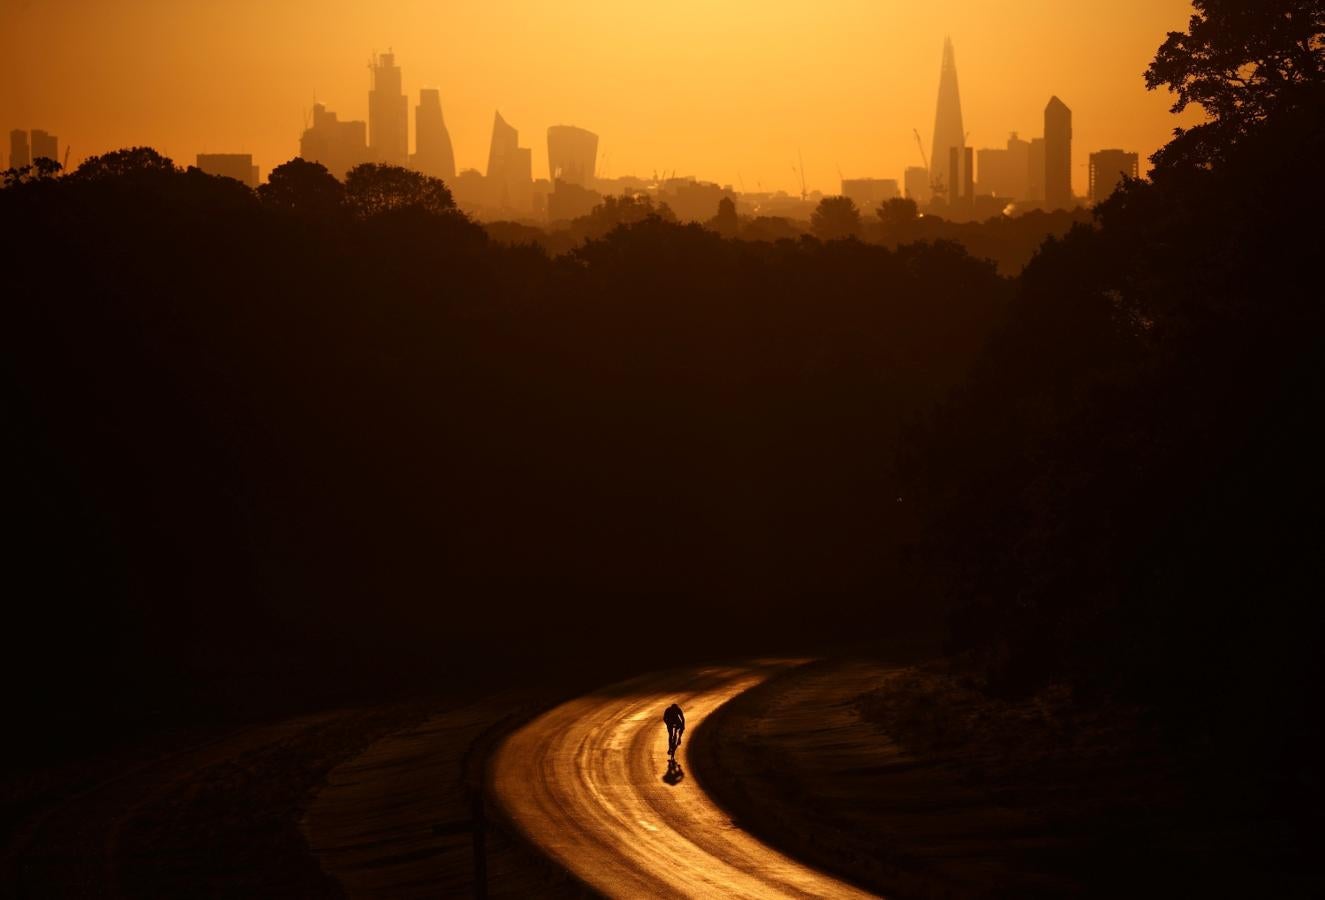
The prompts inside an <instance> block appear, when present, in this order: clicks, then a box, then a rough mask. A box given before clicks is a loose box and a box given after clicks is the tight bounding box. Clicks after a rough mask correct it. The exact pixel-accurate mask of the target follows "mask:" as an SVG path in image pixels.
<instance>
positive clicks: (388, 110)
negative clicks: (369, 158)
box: [368, 53, 409, 166]
mask: <svg viewBox="0 0 1325 900" xmlns="http://www.w3.org/2000/svg"><path fill="white" fill-rule="evenodd" d="M369 68H371V69H372V70H373V88H372V90H370V91H369V92H368V146H369V148H370V149H371V150H372V151H373V157H374V158H375V159H376V161H377V162H380V163H387V164H388V165H392V166H405V165H408V164H409V98H408V97H406V96H405V92H404V91H402V90H401V88H400V83H401V82H400V66H398V65H396V57H395V54H393V53H383V54H382V55H381V56H377V57H374V59H373V62H372V65H371V66H370V67H369Z"/></svg>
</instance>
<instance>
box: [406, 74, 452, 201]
mask: <svg viewBox="0 0 1325 900" xmlns="http://www.w3.org/2000/svg"><path fill="white" fill-rule="evenodd" d="M414 144H415V149H414V155H413V156H411V157H410V164H411V165H412V166H413V167H414V168H415V169H416V170H417V171H419V172H422V173H423V174H424V175H431V176H432V177H433V178H440V179H442V180H443V181H445V182H446V183H447V185H450V183H451V182H453V181H455V152H454V151H453V150H452V149H451V133H450V132H448V131H447V130H446V121H445V120H444V119H443V118H442V96H441V92H439V91H438V90H437V89H436V88H424V89H423V90H421V91H419V105H418V106H416V107H414Z"/></svg>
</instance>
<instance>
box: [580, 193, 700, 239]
mask: <svg viewBox="0 0 1325 900" xmlns="http://www.w3.org/2000/svg"><path fill="white" fill-rule="evenodd" d="M654 217H656V218H658V219H661V220H662V221H664V222H675V221H676V214H675V213H674V212H672V208H671V207H670V206H668V205H667V204H666V203H658V204H655V203H654V202H653V198H651V197H648V196H645V195H640V196H633V197H632V196H621V197H604V198H603V202H602V203H599V204H598V205H597V206H595V207H594V208H593V209H592V210H590V211H589V214H588V215H586V216H581V217H580V218H578V219H576V220H575V222H574V227H575V229H576V230H578V231H580V232H582V233H584V235H585V236H586V237H590V238H595V237H602V236H603V235H605V234H607V233H608V232H609V231H611V230H612V229H614V228H616V227H617V226H618V225H630V224H633V223H635V222H643V221H644V220H645V219H650V218H654Z"/></svg>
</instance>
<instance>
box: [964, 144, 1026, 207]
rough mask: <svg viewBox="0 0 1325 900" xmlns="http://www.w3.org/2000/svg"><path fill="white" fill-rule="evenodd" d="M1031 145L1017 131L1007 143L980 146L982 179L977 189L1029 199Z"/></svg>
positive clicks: (1000, 195)
mask: <svg viewBox="0 0 1325 900" xmlns="http://www.w3.org/2000/svg"><path fill="white" fill-rule="evenodd" d="M1030 149H1031V145H1030V142H1029V141H1023V140H1022V139H1021V138H1019V137H1017V133H1016V132H1015V131H1014V132H1013V133H1012V136H1011V137H1009V138H1008V143H1007V147H1005V148H1003V149H981V150H977V151H976V161H977V163H978V165H977V170H978V172H979V176H980V180H979V183H978V184H977V185H976V193H977V194H981V195H986V196H991V197H1005V198H1007V199H1009V200H1024V199H1026V196H1027V176H1028V174H1029V168H1030Z"/></svg>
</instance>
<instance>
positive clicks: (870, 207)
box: [842, 178, 898, 216]
mask: <svg viewBox="0 0 1325 900" xmlns="http://www.w3.org/2000/svg"><path fill="white" fill-rule="evenodd" d="M897 193H898V191H897V179H896V178H843V179H842V196H843V197H850V198H851V202H852V203H854V204H856V208H857V209H859V210H860V212H861V215H864V216H873V215H874V211H875V210H876V209H878V208H879V207H880V206H882V205H883V201H885V200H891V199H893V198H894V197H896V196H897Z"/></svg>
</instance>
